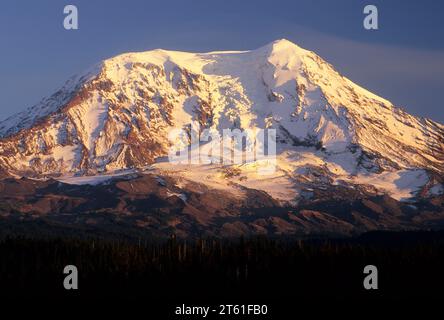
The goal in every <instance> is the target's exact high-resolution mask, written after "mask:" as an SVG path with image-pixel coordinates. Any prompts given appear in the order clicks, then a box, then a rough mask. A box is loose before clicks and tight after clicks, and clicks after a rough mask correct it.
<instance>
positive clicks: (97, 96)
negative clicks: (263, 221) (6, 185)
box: [0, 39, 444, 184]
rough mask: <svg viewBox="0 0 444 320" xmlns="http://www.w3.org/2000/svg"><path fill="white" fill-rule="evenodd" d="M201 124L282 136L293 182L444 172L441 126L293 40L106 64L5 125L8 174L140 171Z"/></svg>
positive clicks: (2, 145) (128, 57)
mask: <svg viewBox="0 0 444 320" xmlns="http://www.w3.org/2000/svg"><path fill="white" fill-rule="evenodd" d="M381 76H382V75H381ZM192 121H198V122H199V123H200V125H201V126H202V127H203V128H214V129H216V130H219V131H221V130H223V129H229V128H239V129H263V128H274V129H276V130H277V137H278V142H279V146H278V149H279V159H280V160H281V163H282V168H284V167H285V168H286V169H285V170H286V172H287V174H289V175H291V176H292V175H294V174H296V173H297V172H302V171H303V168H308V167H318V168H322V170H323V171H325V170H327V171H326V173H325V175H326V176H329V177H334V179H333V180H335V181H336V180H337V179H339V178H340V179H352V178H354V177H357V176H359V175H363V176H365V177H366V179H367V180H366V181H368V179H370V178H369V177H371V175H372V174H381V173H384V172H386V173H390V174H393V173H394V172H398V173H399V172H413V173H414V174H415V177H417V176H416V175H417V174H418V172H421V174H423V175H424V176H427V175H428V176H429V178H424V179H423V183H424V184H425V183H426V182H427V181H430V179H431V178H430V176H431V175H440V174H442V173H443V171H444V126H443V125H441V124H439V123H436V122H434V121H432V120H429V119H423V118H418V117H414V116H412V115H409V114H408V113H406V112H404V111H403V110H402V109H400V108H396V107H395V106H394V105H393V104H392V103H391V102H389V101H387V100H385V99H383V98H381V97H379V96H377V95H375V94H373V93H371V92H369V91H367V90H365V89H363V88H361V87H360V86H358V85H356V84H354V83H353V82H352V81H350V80H349V79H347V78H345V77H343V76H341V75H340V74H339V73H338V72H337V71H336V70H335V69H334V68H333V67H332V66H331V65H330V64H328V63H327V62H325V61H324V60H323V59H322V58H320V57H319V56H318V55H316V54H315V53H313V52H311V51H308V50H305V49H302V48H300V47H299V46H297V45H296V44H294V43H292V42H290V41H288V40H285V39H282V40H277V41H274V42H272V43H270V44H268V45H266V46H264V47H261V48H259V49H256V50H251V51H218V52H209V53H188V52H178V51H167V50H161V49H157V50H152V51H147V52H140V53H125V54H122V55H119V56H116V57H113V58H110V59H107V60H105V61H103V62H102V63H100V64H98V65H97V66H95V67H94V68H92V69H91V70H88V71H87V72H85V73H83V74H81V75H78V76H75V77H73V78H71V79H70V80H69V81H67V82H66V84H65V85H64V86H63V87H62V88H60V89H59V90H58V91H57V92H56V93H54V94H53V95H52V96H50V97H49V98H45V99H43V100H42V101H41V102H40V103H39V104H37V105H35V106H33V107H31V108H29V109H27V110H26V111H24V112H21V113H18V114H16V115H14V116H12V117H10V118H8V119H6V120H4V121H2V122H0V135H1V137H2V138H1V140H0V167H1V168H2V170H3V171H5V172H8V173H11V174H15V175H19V176H32V177H41V176H52V177H57V176H67V175H74V174H75V175H91V174H97V173H106V172H108V173H110V172H114V171H116V170H121V169H128V168H142V167H146V166H149V165H152V164H153V163H155V161H156V159H157V158H160V157H164V156H165V155H167V154H168V149H169V147H170V144H169V141H168V138H167V137H168V133H169V132H171V130H172V129H182V128H184V127H186V126H187V125H188V124H189V123H191V122H192ZM290 154H292V155H290ZM283 170H284V169H283ZM298 170H299V171H298ZM301 170H302V171H301ZM418 170H423V171H418ZM415 179H416V178H415ZM415 179H414V180H415ZM392 182H393V181H392Z"/></svg>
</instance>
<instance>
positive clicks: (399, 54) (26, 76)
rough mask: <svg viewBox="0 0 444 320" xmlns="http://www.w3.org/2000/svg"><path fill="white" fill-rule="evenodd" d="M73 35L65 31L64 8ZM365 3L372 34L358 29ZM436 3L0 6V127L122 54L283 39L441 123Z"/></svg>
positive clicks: (93, 1)
mask: <svg viewBox="0 0 444 320" xmlns="http://www.w3.org/2000/svg"><path fill="white" fill-rule="evenodd" d="M67 4H75V5H77V7H78V9H79V27H80V28H79V30H76V31H66V30H65V29H64V28H63V25H62V22H63V18H64V16H63V7H64V6H65V5H67ZM366 4H374V5H376V6H377V7H378V9H379V30H377V31H367V30H365V29H364V28H363V26H362V21H363V18H364V14H363V13H362V11H363V8H364V6H365V5H366ZM443 17H444V1H438V0H422V1H401V0H384V1H375V0H372V1H361V0H353V1H352V0H338V1H333V0H325V1H321V0H300V1H299V0H281V1H280V0H267V1H262V0H254V1H249V0H237V1H233V0H223V1H222V0H218V1H213V0H205V1H201V0H187V1H185V0H177V1H176V0H174V1H173V0H163V1H154V0H148V1H141V0H140V1H138V0H126V1H113V0H110V1H99V0H89V1H66V2H65V1H63V0H53V1H49V0H48V1H44V0H40V1H31V0H28V1H21V0H2V1H1V3H0V52H1V56H0V57H1V59H0V95H1V100H0V101H1V105H0V119H4V118H5V117H7V116H8V115H11V114H12V113H15V112H17V111H20V110H23V109H24V108H26V107H28V106H30V105H33V104H35V103H36V102H38V101H39V100H40V99H41V98H42V97H43V96H47V95H50V94H52V93H53V91H54V90H55V89H57V88H58V87H59V86H60V85H62V84H63V83H64V81H65V80H66V79H67V78H68V77H70V76H71V75H73V74H75V73H77V72H80V71H82V70H84V69H86V68H88V67H89V66H91V65H93V64H95V63H96V62H98V61H100V60H102V59H105V58H108V57H111V56H114V55H116V54H119V53H122V52H127V51H143V50H149V49H154V48H164V49H175V50H186V51H197V52H199V51H201V52H202V51H212V50H246V49H255V48H257V47H260V46H262V45H265V44H267V43H268V42H271V41H273V40H275V39H280V38H287V39H288V40H291V41H293V42H295V43H297V44H298V45H300V46H302V47H304V48H306V49H309V50H313V51H315V52H316V53H318V54H319V55H320V56H321V57H323V58H324V59H326V60H327V61H328V62H330V63H332V64H333V65H334V66H335V67H336V69H337V70H338V71H339V72H341V73H342V74H344V75H346V76H347V77H349V78H350V79H351V80H353V81H354V82H356V83H358V84H360V85H362V86H363V87H365V88H367V89H369V90H370V91H373V92H374V93H376V94H378V95H381V96H382V97H384V98H387V99H389V100H391V101H392V102H393V103H395V104H396V105H399V106H403V107H405V108H406V109H407V111H409V112H411V113H413V114H415V115H420V116H426V117H430V118H432V119H435V120H438V121H440V122H442V123H444V112H443V109H442V108H444V103H443V96H444V94H443V92H444V77H443V75H444V41H443V39H444V23H443V22H442V21H443Z"/></svg>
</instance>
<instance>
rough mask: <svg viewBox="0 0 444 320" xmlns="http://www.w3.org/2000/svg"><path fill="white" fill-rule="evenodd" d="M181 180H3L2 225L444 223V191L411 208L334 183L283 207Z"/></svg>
mask: <svg viewBox="0 0 444 320" xmlns="http://www.w3.org/2000/svg"><path fill="white" fill-rule="evenodd" d="M178 185H179V181H177V180H176V179H174V178H172V177H168V176H163V177H161V176H158V175H155V174H133V175H127V176H121V177H118V178H114V179H112V180H111V181H109V182H108V183H106V184H100V185H95V186H91V185H81V186H79V185H69V184H64V183H60V182H57V181H54V180H48V181H35V180H30V179H25V178H23V179H20V180H16V179H5V180H2V181H1V182H0V205H1V210H0V230H2V233H3V232H13V233H14V232H20V231H23V229H24V230H25V232H27V233H28V235H32V234H33V232H44V233H48V234H56V235H61V234H64V233H65V232H69V234H77V235H86V236H87V235H88V234H89V235H90V234H96V235H99V234H102V235H106V234H108V235H112V234H114V235H116V236H117V235H120V236H127V237H130V238H137V237H152V236H154V237H168V236H171V235H173V234H174V235H176V236H178V237H182V238H189V237H205V236H216V237H238V236H242V235H243V236H252V235H267V236H280V235H287V236H292V235H295V236H318V235H333V236H351V235H357V234H360V233H362V232H365V231H369V230H418V229H439V228H442V227H444V210H443V208H442V202H443V201H444V196H443V195H441V196H435V197H433V198H432V201H431V202H429V203H426V202H421V203H417V204H415V206H412V205H411V204H407V203H403V202H399V201H396V200H394V199H392V198H390V197H387V196H374V195H371V194H367V193H363V192H359V191H355V192H354V194H352V195H351V196H350V195H349V193H350V191H348V190H347V189H345V188H342V187H337V188H336V189H331V190H330V191H329V192H328V193H324V194H323V195H318V197H317V200H316V201H305V202H301V203H300V204H299V205H298V206H291V207H288V206H282V205H280V204H279V203H278V202H276V201H275V200H274V199H273V198H272V197H270V196H269V195H268V194H266V193H264V192H259V191H257V190H253V189H243V191H242V192H243V194H244V197H241V198H239V197H236V196H233V195H232V194H230V193H226V192H220V191H217V190H214V189H209V188H208V187H207V186H205V185H204V184H199V183H194V182H191V181H188V182H186V184H183V181H182V186H178ZM333 195H335V197H333ZM26 228H28V229H26ZM59 233H60V234H59Z"/></svg>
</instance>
